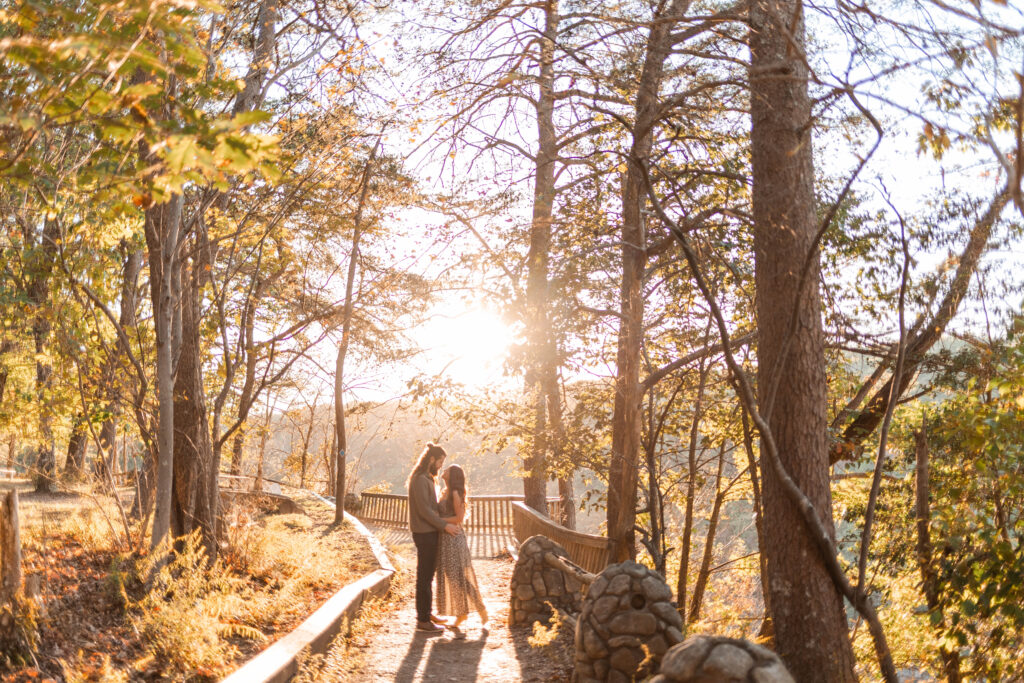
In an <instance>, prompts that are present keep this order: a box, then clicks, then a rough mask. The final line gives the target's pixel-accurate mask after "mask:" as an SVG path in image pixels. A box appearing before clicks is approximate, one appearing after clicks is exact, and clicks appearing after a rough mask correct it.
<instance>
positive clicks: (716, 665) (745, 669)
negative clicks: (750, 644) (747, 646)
mask: <svg viewBox="0 0 1024 683" xmlns="http://www.w3.org/2000/svg"><path fill="white" fill-rule="evenodd" d="M753 666H754V658H753V657H751V656H750V655H748V654H747V652H746V650H744V649H743V648H740V647H737V646H736V645H733V644H732V643H718V644H717V645H715V646H713V647H712V649H711V654H709V655H708V657H707V659H705V660H704V666H702V667H701V672H702V673H703V674H704V675H705V676H710V677H711V678H712V679H713V680H718V681H745V680H746V679H747V673H749V671H750V669H751V667H753Z"/></svg>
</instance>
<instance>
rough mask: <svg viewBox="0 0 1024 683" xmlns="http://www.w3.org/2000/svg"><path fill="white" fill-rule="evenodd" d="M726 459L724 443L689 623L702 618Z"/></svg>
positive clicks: (720, 510) (694, 587)
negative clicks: (701, 610) (723, 466)
mask: <svg viewBox="0 0 1024 683" xmlns="http://www.w3.org/2000/svg"><path fill="white" fill-rule="evenodd" d="M724 461H725V444H722V450H721V452H719V454H718V473H717V474H716V475H715V501H714V503H712V505H711V518H710V519H709V520H708V533H707V535H706V536H705V538H704V556H703V557H702V558H701V561H700V569H698V570H697V581H696V582H695V583H694V585H693V600H692V601H691V603H690V613H689V615H687V619H686V623H688V624H692V623H693V622H694V621H696V620H697V619H699V618H700V607H701V603H702V602H703V600H704V590H705V589H706V588H707V585H708V579H709V578H710V577H711V560H712V559H713V557H714V550H715V534H716V533H717V532H718V520H719V518H720V516H721V513H722V502H723V501H724V500H725V491H723V490H722V465H723V464H724Z"/></svg>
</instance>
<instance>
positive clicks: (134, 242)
mask: <svg viewBox="0 0 1024 683" xmlns="http://www.w3.org/2000/svg"><path fill="white" fill-rule="evenodd" d="M1022 19H1024V16H1022V11H1021V7H1020V6H1019V5H1015V4H1014V3H1007V2H1005V1H1003V0H975V1H974V2H953V3H948V2H943V1H940V0H911V1H910V2H905V1H901V2H895V1H890V0H877V1H875V0H872V1H871V2H864V3H859V4H850V3H848V2H845V1H844V0H837V1H836V2H825V3H820V2H809V1H808V2H803V1H802V0H739V1H737V2H731V1H722V0H622V1H617V2H577V1H573V0H544V1H543V2H518V1H516V0H511V1H509V0H500V1H499V0H423V1H419V2H408V1H403V0H390V1H386V2H376V3H371V2H362V1H360V0H355V1H354V2H336V1H334V0H297V1H296V2H290V3H283V2H280V0H251V1H250V0H237V1H235V2H225V3H218V2H213V1H212V0H195V1H191V0H190V1H179V0H171V1H166V2H164V1H156V2H153V1H150V0H119V1H118V2H108V1H107V0H81V1H75V2H70V1H68V2H56V1H50V0H41V1H38V2H24V1H20V0H8V1H6V2H3V3H0V222H2V225H3V231H2V234H0V321H2V339H0V430H2V431H0V434H2V436H0V444H2V445H0V453H2V454H4V455H3V457H4V458H5V460H4V461H3V463H2V464H4V465H5V466H7V467H11V468H16V469H17V470H18V471H19V473H24V474H26V475H27V476H30V477H32V479H33V480H34V482H35V486H36V488H37V490H39V491H56V490H58V489H59V488H61V487H67V486H71V485H73V484H74V485H77V484H79V483H81V482H89V483H90V484H91V485H93V486H96V487H100V488H102V489H104V490H111V489H112V488H113V487H114V486H115V485H116V483H117V482H118V481H120V479H118V477H119V476H122V475H123V473H125V472H132V473H133V475H134V476H136V477H137V478H138V481H139V482H141V483H140V486H139V487H138V499H137V500H136V501H135V506H134V509H133V510H132V514H134V515H136V519H137V520H144V521H142V523H135V524H130V523H129V522H128V520H127V519H125V529H126V533H125V536H126V539H127V540H126V545H127V546H129V547H131V548H133V549H134V550H135V551H136V552H139V553H145V552H157V551H160V552H162V551H163V550H164V549H166V548H167V547H168V543H169V541H170V539H180V538H182V537H184V536H188V535H189V534H193V533H196V534H198V535H199V536H200V537H201V539H202V548H203V551H204V552H205V553H206V555H207V557H208V558H210V559H211V561H212V559H213V558H215V557H216V556H217V554H218V547H219V545H218V540H217V539H218V533H219V529H218V524H219V516H218V509H219V505H220V501H219V495H218V489H217V482H218V477H219V475H221V474H231V475H239V474H243V473H244V474H254V475H256V476H258V477H260V478H262V477H264V476H266V472H264V466H265V465H266V466H269V456H267V444H268V441H269V442H270V443H271V444H273V443H275V439H276V440H277V442H280V441H281V439H282V438H285V437H282V436H281V435H282V434H285V433H287V437H286V438H287V443H288V446H287V453H286V454H285V455H284V456H283V457H282V458H281V459H280V460H281V462H282V463H283V464H282V468H283V471H282V472H280V473H279V475H280V476H282V477H286V478H288V479H289V481H291V482H293V483H295V484H297V485H299V486H302V487H303V488H309V489H311V490H315V491H317V492H318V493H322V494H324V495H329V496H335V497H337V498H338V499H342V500H343V499H344V497H345V494H346V493H349V494H357V493H358V492H359V490H358V487H357V486H356V483H358V484H362V485H372V484H376V483H378V482H376V481H364V480H360V475H359V473H360V470H359V469H358V467H359V460H358V459H357V458H356V455H358V458H359V459H362V458H366V459H368V460H369V459H372V458H373V457H374V453H375V450H376V452H377V453H378V454H383V453H384V452H385V451H387V452H392V451H391V450H390V449H386V448H384V447H383V446H381V443H382V442H384V441H386V440H387V438H388V436H387V432H388V428H387V427H379V425H381V424H386V420H384V419H382V418H380V416H381V415H384V414H386V413H387V412H388V411H389V410H391V407H392V406H394V407H395V409H396V410H401V411H402V415H403V419H406V418H407V416H409V415H412V414H414V413H415V414H418V415H419V416H420V419H421V420H422V422H423V425H429V426H428V427H424V428H426V429H431V430H434V436H435V437H437V438H444V437H445V436H451V435H453V434H468V435H471V438H467V439H466V441H465V442H464V443H465V444H466V449H467V450H473V451H476V452H479V453H491V454H493V453H504V454H506V455H507V456H508V458H509V459H510V461H511V468H512V469H513V470H514V471H515V473H516V476H517V477H518V478H519V479H521V491H522V493H523V495H524V496H525V500H526V503H527V504H528V505H530V506H531V507H533V508H535V509H537V510H538V511H541V512H542V513H544V514H547V510H548V508H547V504H546V499H547V497H548V496H549V494H550V495H557V496H558V497H559V499H560V511H559V513H558V514H557V517H558V520H557V521H559V522H560V523H562V524H563V525H565V526H567V527H569V528H574V527H575V526H576V515H577V514H578V513H583V512H588V511H589V512H591V513H593V512H594V511H596V514H597V515H598V516H599V517H600V518H601V520H602V529H601V530H602V533H604V534H605V535H606V536H607V537H608V538H609V539H610V541H611V553H612V560H613V561H623V560H639V561H642V562H643V563H645V564H647V565H648V566H650V567H651V568H653V569H654V570H656V571H657V572H659V573H660V574H662V576H664V577H665V578H666V580H667V581H668V582H669V583H670V585H673V586H674V588H675V597H676V602H677V605H678V608H679V610H680V613H681V614H682V615H683V618H684V621H685V622H686V624H687V628H688V632H692V633H696V632H719V633H729V634H734V635H739V636H742V637H750V638H753V637H762V638H766V639H769V641H770V642H771V643H772V644H773V646H774V648H775V650H776V651H777V652H778V653H779V655H780V656H781V657H782V659H783V661H784V662H785V663H786V665H787V667H788V668H789V669H790V670H791V671H792V672H793V674H794V676H795V677H796V678H797V680H812V679H813V680H828V681H849V680H855V679H856V678H857V677H858V676H866V677H872V678H874V677H881V678H884V679H886V680H896V676H897V670H912V671H916V672H920V673H922V674H927V675H932V676H936V677H945V678H946V679H947V680H949V681H959V680H961V679H993V680H994V679H1004V680H1005V679H1010V678H1016V677H1020V676H1021V675H1022V670H1021V667H1022V664H1021V660H1020V656H1019V654H1020V652H1021V648H1024V641H1022V635H1021V634H1022V633H1024V611H1022V609H1021V607H1020V605H1021V590H1022V588H1021V586H1022V583H1021V581H1022V576H1024V543H1022V536H1024V518H1022V512H1024V470H1022V459H1021V457H1020V454H1019V450H1020V449H1019V446H1018V445H1017V444H1018V443H1019V442H1020V439H1019V438H1018V435H1017V434H1016V430H1017V429H1018V428H1019V423H1020V420H1021V417H1022V415H1024V413H1022V412H1021V411H1022V410H1024V399H1022V397H1021V389H1022V387H1024V382H1022V381H1021V379H1022V377H1021V372H1022V363H1021V359H1022V355H1021V350H1022V346H1021V345H1022V337H1021V330H1022V323H1021V320H1022V317H1021V316H1022V310H1021V301H1022V299H1021V294H1022V282H1021V280H1020V277H1019V271H1018V270H1017V262H1018V261H1019V260H1020V253H1021V248H1022V246H1021V237H1022V236H1021V215H1022V211H1024V199H1022V190H1021V177H1022V173H1024V170H1022V169H1024V160H1022V154H1021V152H1022V149H1021V148H1022V122H1024V94H1022V93H1024V75H1022V72H1021V68H1022V67H1021V64H1022V63H1024V50H1022V47H1024V46H1022V41H1021V37H1022V31H1024V21H1022ZM467 312H469V313H467ZM465 316H468V317H465ZM474 316H475V317H474ZM460 318H461V319H462V320H463V322H462V323H461V324H460V323H459V320H460ZM466 320H469V321H471V322H469V323H468V324H467V323H466V322H465V321H466ZM460 364H461V365H460ZM456 368H460V369H459V370H456ZM371 414H372V415H374V416H375V417H374V418H373V420H372V422H373V423H374V424H376V425H378V428H379V429H380V430H382V435H381V436H379V437H377V436H374V437H373V438H370V437H369V436H368V435H367V434H364V433H362V432H361V430H364V429H365V428H366V424H367V418H366V416H367V415H371ZM429 415H443V420H441V421H438V422H429V421H428V416H429ZM423 425H420V427H423ZM440 425H444V426H443V427H442V426H440ZM374 438H375V439H377V441H374ZM460 438H461V437H460ZM460 443H461V442H460ZM355 444H359V446H358V448H357V447H356V445H355ZM419 446H422V444H418V445H417V447H419ZM357 451H358V452H357ZM414 455H415V453H414V451H413V450H410V452H408V453H406V454H405V456H404V457H406V460H410V461H411V459H412V458H413V457H414ZM381 457H383V456H382V455H381ZM406 460H402V461H401V462H400V463H399V464H398V465H389V466H394V467H401V468H402V469H403V470H404V469H405V468H406V467H407V466H408V465H409V464H410V463H409V462H406ZM401 478H402V477H397V478H396V477H391V479H397V480H400V479H401ZM516 486H517V487H518V486H519V483H518V482H517V484H516ZM549 489H550V490H549ZM337 515H338V517H337V520H338V521H340V520H341V518H342V515H343V506H342V505H338V506H337ZM795 595H797V596H801V599H800V600H799V601H794V600H793V599H792V596H795Z"/></svg>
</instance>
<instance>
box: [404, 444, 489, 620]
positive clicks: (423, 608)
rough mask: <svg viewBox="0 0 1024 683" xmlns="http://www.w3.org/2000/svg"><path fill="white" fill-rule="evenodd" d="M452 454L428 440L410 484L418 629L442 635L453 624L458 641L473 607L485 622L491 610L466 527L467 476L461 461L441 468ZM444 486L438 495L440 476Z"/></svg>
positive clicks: (410, 476)
mask: <svg viewBox="0 0 1024 683" xmlns="http://www.w3.org/2000/svg"><path fill="white" fill-rule="evenodd" d="M446 457H448V454H447V453H445V450H444V449H443V448H441V447H440V446H437V445H435V444H432V443H428V444H427V447H426V448H425V449H423V452H422V453H421V454H420V457H419V459H418V460H417V461H416V466H415V467H413V470H412V473H411V474H410V475H409V481H408V482H407V485H408V488H409V529H410V530H411V531H412V540H413V542H414V543H415V544H416V630H417V631H426V632H428V633H442V632H444V630H445V628H446V627H447V628H450V629H451V630H452V632H453V635H454V637H455V638H456V639H459V638H465V637H466V636H465V634H464V633H463V632H462V631H461V630H460V628H459V627H460V626H461V625H462V622H464V621H465V620H466V617H467V616H469V608H470V605H472V607H473V608H474V609H475V610H476V611H477V612H478V613H479V614H480V621H481V622H482V623H483V624H484V626H486V625H487V609H486V608H485V607H484V601H483V598H481V597H480V588H479V587H478V586H477V582H476V573H475V572H474V571H473V563H472V560H471V559H470V554H469V543H468V542H467V541H466V534H465V532H463V530H462V522H463V520H465V518H466V475H465V473H464V472H463V471H462V468H461V467H459V466H458V465H450V466H448V467H446V468H445V469H444V470H442V469H441V466H442V465H443V464H444V459H445V458H446ZM438 472H441V481H442V483H443V485H444V488H443V489H442V491H441V500H440V501H438V498H437V475H438ZM435 574H436V576H437V614H442V615H446V616H447V618H442V617H440V616H437V614H434V613H432V612H431V602H433V591H432V588H431V583H432V582H433V580H434V576H435Z"/></svg>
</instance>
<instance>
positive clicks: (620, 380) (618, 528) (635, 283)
mask: <svg viewBox="0 0 1024 683" xmlns="http://www.w3.org/2000/svg"><path fill="white" fill-rule="evenodd" d="M687 7H689V0H672V4H671V5H670V6H669V7H667V8H665V9H664V12H661V13H658V14H656V15H655V17H654V19H653V21H652V22H651V31H650V35H649V36H648V39H647V50H646V54H645V55H644V64H643V69H642V70H641V72H640V81H639V83H638V90H637V96H636V104H635V107H634V111H635V123H634V124H633V142H632V146H631V149H630V154H629V164H628V166H627V168H626V173H625V176H624V177H623V179H622V239H621V243H622V286H621V288H620V290H619V314H620V316H621V319H620V323H619V338H618V349H617V352H616V357H615V367H616V374H615V400H614V404H613V409H612V452H611V463H610V465H609V471H608V509H607V519H608V538H609V539H610V545H611V551H610V557H609V559H610V560H611V561H612V562H622V561H624V560H632V559H635V558H636V541H635V532H634V527H635V526H636V500H637V477H638V470H639V465H640V450H641V448H642V447H643V440H642V435H643V422H642V419H643V411H642V410H641V401H642V400H643V392H642V390H641V386H640V354H641V350H642V348H643V319H644V299H643V281H644V271H645V269H646V266H647V249H646V246H647V238H646V225H645V221H644V218H643V213H642V209H643V203H644V197H645V196H646V183H645V181H644V178H645V176H646V174H647V162H648V160H649V159H650V156H651V147H652V145H653V141H654V126H655V124H656V123H657V121H658V119H659V117H660V115H661V108H660V102H659V92H660V90H661V85H662V81H663V80H664V70H665V60H666V59H667V58H668V55H669V53H670V52H671V49H672V30H673V28H674V27H675V22H676V21H677V20H678V19H679V18H681V17H682V15H683V13H684V12H685V11H686V9H687Z"/></svg>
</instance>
